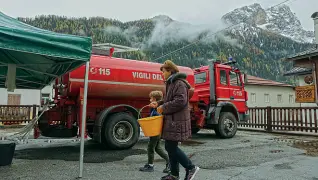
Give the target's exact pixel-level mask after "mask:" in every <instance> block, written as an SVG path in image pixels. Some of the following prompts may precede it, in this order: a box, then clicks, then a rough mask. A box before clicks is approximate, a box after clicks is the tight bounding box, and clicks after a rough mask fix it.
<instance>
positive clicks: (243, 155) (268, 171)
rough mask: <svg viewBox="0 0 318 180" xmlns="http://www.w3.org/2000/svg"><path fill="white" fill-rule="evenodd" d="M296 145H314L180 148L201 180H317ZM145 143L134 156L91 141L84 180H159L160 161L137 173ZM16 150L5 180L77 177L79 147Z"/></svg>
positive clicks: (247, 142) (250, 141)
mask: <svg viewBox="0 0 318 180" xmlns="http://www.w3.org/2000/svg"><path fill="white" fill-rule="evenodd" d="M297 139H298V140H314V138H313V139H311V138H303V137H288V136H284V137H283V136H278V135H269V134H263V133H255V132H238V134H237V136H235V138H232V139H226V140H224V139H218V138H216V137H215V135H214V133H212V132H211V133H210V132H209V131H203V132H201V133H199V134H198V135H196V136H194V137H193V138H192V141H189V142H187V143H184V144H182V146H181V147H182V149H184V150H185V152H186V153H187V154H188V155H189V156H191V159H192V161H193V162H194V163H195V164H197V165H199V166H200V167H201V170H200V171H199V174H198V176H197V178H196V179H197V180H213V179H217V180H239V179H242V180H250V179H251V180H252V179H253V180H255V179H260V180H266V179H270V180H273V179H277V180H285V179H286V180H293V179H295V180H296V179H297V180H305V179H306V180H318V171H317V169H318V158H317V157H312V156H306V155H304V153H305V151H304V150H301V149H296V148H293V147H291V146H290V144H291V143H290V142H291V141H294V140H297ZM146 143H147V142H146V140H144V139H142V140H141V141H140V142H139V143H138V144H137V145H136V146H135V147H134V148H133V149H131V150H123V151H107V150H101V149H100V148H99V146H98V145H96V144H94V143H93V142H91V141H88V142H87V143H86V146H85V148H86V149H85V162H86V163H85V166H84V169H85V170H84V178H83V179H85V180H86V179H89V180H101V179H106V180H130V179H137V180H139V179H140V180H145V179H160V177H161V176H163V175H164V174H163V173H161V171H162V169H163V168H164V162H163V161H162V160H160V158H159V157H156V164H155V165H156V166H155V168H156V169H155V172H153V173H142V172H139V171H138V168H139V167H140V166H142V165H143V164H144V163H145V162H146V158H147V156H146ZM316 148H317V147H316ZM16 149H17V150H16V153H15V159H14V161H13V164H12V166H11V167H0V177H1V179H3V180H7V179H8V180H11V179H12V180H16V179H23V180H27V179H45V180H51V179H52V180H53V179H54V180H60V179H61V180H68V179H70V180H71V179H76V177H77V176H78V170H79V168H78V158H79V143H78V142H74V141H73V140H52V141H51V142H50V143H48V142H47V140H46V139H40V140H36V141H35V140H30V141H29V143H28V144H21V145H18V146H17V148H16ZM183 176H184V172H182V177H183Z"/></svg>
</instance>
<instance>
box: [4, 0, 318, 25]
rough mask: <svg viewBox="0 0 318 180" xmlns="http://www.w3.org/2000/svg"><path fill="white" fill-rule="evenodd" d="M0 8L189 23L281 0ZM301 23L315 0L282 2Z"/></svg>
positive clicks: (12, 1) (108, 0) (56, 2)
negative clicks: (165, 18) (167, 18)
mask: <svg viewBox="0 0 318 180" xmlns="http://www.w3.org/2000/svg"><path fill="white" fill-rule="evenodd" d="M0 1H1V6H0V10H1V11H2V12H3V13H5V14H7V15H9V16H12V17H34V16H36V15H42V14H45V15H48V14H54V15H63V16H68V17H83V16H85V17H91V16H102V17H107V18H114V19H118V20H121V21H130V20H137V19H143V18H149V17H153V16H155V15H159V14H164V15H168V16H170V17H171V18H173V19H175V20H179V21H183V22H190V23H192V24H207V23H211V22H213V21H215V20H217V19H219V18H220V17H221V16H222V15H223V14H225V13H227V12H229V11H231V10H233V9H235V8H238V7H241V6H244V5H249V4H252V3H254V2H258V3H260V4H261V5H262V6H263V8H268V7H270V6H273V5H276V4H278V3H280V2H282V1H283V0H0ZM286 4H287V5H289V6H290V8H291V9H292V11H293V12H294V13H296V15H297V17H298V18H299V19H300V21H301V23H302V24H303V26H304V27H305V28H306V29H308V30H313V20H312V19H311V18H310V16H311V14H312V13H313V12H315V11H318V0H291V1H290V2H288V3H286Z"/></svg>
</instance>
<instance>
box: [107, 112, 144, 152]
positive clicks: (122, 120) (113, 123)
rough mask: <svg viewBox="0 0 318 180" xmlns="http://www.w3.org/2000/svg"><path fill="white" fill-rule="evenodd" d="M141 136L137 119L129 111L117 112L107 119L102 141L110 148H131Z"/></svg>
mask: <svg viewBox="0 0 318 180" xmlns="http://www.w3.org/2000/svg"><path fill="white" fill-rule="evenodd" d="M139 136H140V129H139V124H138V122H137V120H136V119H135V118H134V117H133V116H131V115H129V114H127V113H116V114H112V115H111V116H110V117H109V118H107V119H106V120H105V123H104V127H103V130H102V143H103V145H104V146H105V147H107V148H110V149H129V148H131V147H132V146H134V145H135V144H136V143H137V142H138V139H139Z"/></svg>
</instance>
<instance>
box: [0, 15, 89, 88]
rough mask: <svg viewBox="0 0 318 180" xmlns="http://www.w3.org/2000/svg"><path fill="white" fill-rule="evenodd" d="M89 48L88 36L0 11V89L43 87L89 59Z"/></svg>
mask: <svg viewBox="0 0 318 180" xmlns="http://www.w3.org/2000/svg"><path fill="white" fill-rule="evenodd" d="M91 50H92V39H91V38H89V37H80V36H74V35H66V34H60V33H55V32H52V31H47V30H43V29H40V28H36V27H33V26H30V25H28V24H25V23H23V22H21V21H18V20H17V19H14V18H12V17H9V16H7V15H5V14H3V13H1V12H0V88H5V87H6V85H5V84H6V83H11V84H12V85H13V84H14V85H13V86H15V87H16V88H21V89H42V88H43V87H45V86H46V85H48V84H50V83H51V82H52V81H53V80H54V79H55V78H56V77H58V76H61V75H63V74H65V73H67V72H69V71H71V70H73V69H75V68H78V67H79V66H81V65H83V64H84V63H85V62H87V61H89V60H90V56H91ZM8 71H9V73H8ZM7 74H10V76H8V77H7ZM14 81H15V82H14ZM11 87H12V86H11Z"/></svg>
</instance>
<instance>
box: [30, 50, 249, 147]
mask: <svg viewBox="0 0 318 180" xmlns="http://www.w3.org/2000/svg"><path fill="white" fill-rule="evenodd" d="M160 66H161V64H159V63H153V62H146V61H137V60H128V59H122V58H115V57H112V56H111V55H110V56H109V55H108V56H107V55H92V56H91V60H90V70H89V79H88V94H87V116H86V128H85V132H86V134H87V135H88V136H89V137H90V138H92V139H93V140H94V141H96V142H98V143H100V144H102V145H103V146H105V147H108V148H111V149H127V148H131V147H132V146H134V145H135V144H136V143H137V142H138V139H139V137H140V127H139V124H138V122H137V119H138V118H139V117H145V116H147V114H148V110H149V109H147V108H145V110H144V111H143V112H141V113H140V114H138V113H139V109H140V108H142V107H143V106H145V105H147V104H149V96H148V95H149V92H150V91H152V90H162V91H163V92H165V88H164V87H165V86H164V80H163V77H162V74H161V72H160ZM178 68H179V70H180V71H181V72H183V73H186V74H187V80H188V82H189V83H190V85H191V86H192V87H194V88H195V92H194V94H193V96H192V97H191V99H190V106H189V108H191V118H192V126H193V127H192V132H193V133H197V132H198V131H199V130H200V129H201V128H212V129H214V130H215V132H216V134H217V135H218V136H220V137H222V138H231V137H233V136H234V135H235V133H236V130H237V123H238V122H239V121H242V120H246V119H247V115H246V112H247V106H246V101H247V95H246V91H245V90H244V83H243V82H242V76H241V75H240V72H239V70H238V69H233V68H232V67H231V66H229V65H226V64H221V63H219V62H213V63H212V64H211V65H209V66H202V67H200V68H198V69H194V70H193V69H191V68H188V67H182V66H178ZM224 73H225V74H224ZM230 73H232V74H233V73H234V74H235V75H238V76H237V79H236V80H237V82H239V83H240V84H239V85H238V86H232V84H230V82H232V81H230V79H229V78H231V77H232V76H229V75H230ZM84 74H85V65H83V66H81V67H79V68H77V69H75V70H73V71H71V72H70V73H67V74H65V75H63V76H61V77H59V78H57V79H56V81H55V85H54V86H53V89H54V101H53V102H51V105H50V106H49V110H47V111H45V112H44V113H43V115H42V116H41V117H40V119H39V121H38V127H37V128H36V129H39V133H40V134H41V135H42V136H46V137H61V138H65V137H76V136H79V135H80V132H81V131H80V127H81V113H82V106H81V104H82V103H83V88H84ZM223 76H224V77H225V81H224V79H222V78H224V77H223ZM39 113H41V112H39Z"/></svg>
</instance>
